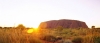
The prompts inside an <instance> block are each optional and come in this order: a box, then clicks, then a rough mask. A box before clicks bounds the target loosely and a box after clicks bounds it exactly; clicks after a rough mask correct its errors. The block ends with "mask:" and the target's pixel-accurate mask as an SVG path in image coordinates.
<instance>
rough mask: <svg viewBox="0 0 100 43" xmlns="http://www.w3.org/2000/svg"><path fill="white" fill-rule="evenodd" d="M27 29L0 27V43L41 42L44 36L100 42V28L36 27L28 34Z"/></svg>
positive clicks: (79, 41) (92, 42)
mask: <svg viewBox="0 0 100 43" xmlns="http://www.w3.org/2000/svg"><path fill="white" fill-rule="evenodd" d="M27 30H28V29H23V30H21V29H18V28H16V29H13V28H12V29H0V43H43V40H42V39H44V37H45V36H47V38H46V39H45V40H44V41H48V40H49V41H50V40H51V41H53V40H56V39H54V38H56V37H57V36H60V37H62V40H64V41H68V40H70V41H72V42H74V43H100V34H99V33H100V29H60V28H59V29H38V30H37V31H34V32H33V33H30V34H29V33H27ZM49 35H50V36H49ZM51 36H52V37H51Z"/></svg>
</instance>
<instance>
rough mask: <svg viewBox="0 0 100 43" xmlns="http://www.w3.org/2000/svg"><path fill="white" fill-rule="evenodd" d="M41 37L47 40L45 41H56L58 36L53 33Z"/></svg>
mask: <svg viewBox="0 0 100 43" xmlns="http://www.w3.org/2000/svg"><path fill="white" fill-rule="evenodd" d="M41 39H42V40H45V41H49V42H55V41H56V37H54V36H51V35H46V36H43V37H42V38H41Z"/></svg>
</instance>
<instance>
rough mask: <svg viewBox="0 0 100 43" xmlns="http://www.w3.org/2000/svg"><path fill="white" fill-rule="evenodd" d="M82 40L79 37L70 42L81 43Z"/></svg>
mask: <svg viewBox="0 0 100 43" xmlns="http://www.w3.org/2000/svg"><path fill="white" fill-rule="evenodd" d="M82 41H83V39H82V38H81V37H76V38H74V39H73V40H72V42H73V43H82Z"/></svg>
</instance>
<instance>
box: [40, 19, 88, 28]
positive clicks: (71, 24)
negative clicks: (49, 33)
mask: <svg viewBox="0 0 100 43" xmlns="http://www.w3.org/2000/svg"><path fill="white" fill-rule="evenodd" d="M59 26H60V27H63V28H88V26H87V25H86V23H85V22H82V21H78V20H68V19H61V20H50V21H46V22H41V23H40V25H39V28H57V27H59Z"/></svg>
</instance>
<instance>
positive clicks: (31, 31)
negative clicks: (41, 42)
mask: <svg viewBox="0 0 100 43" xmlns="http://www.w3.org/2000/svg"><path fill="white" fill-rule="evenodd" d="M37 31H38V28H31V29H28V30H27V33H33V32H37Z"/></svg>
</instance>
